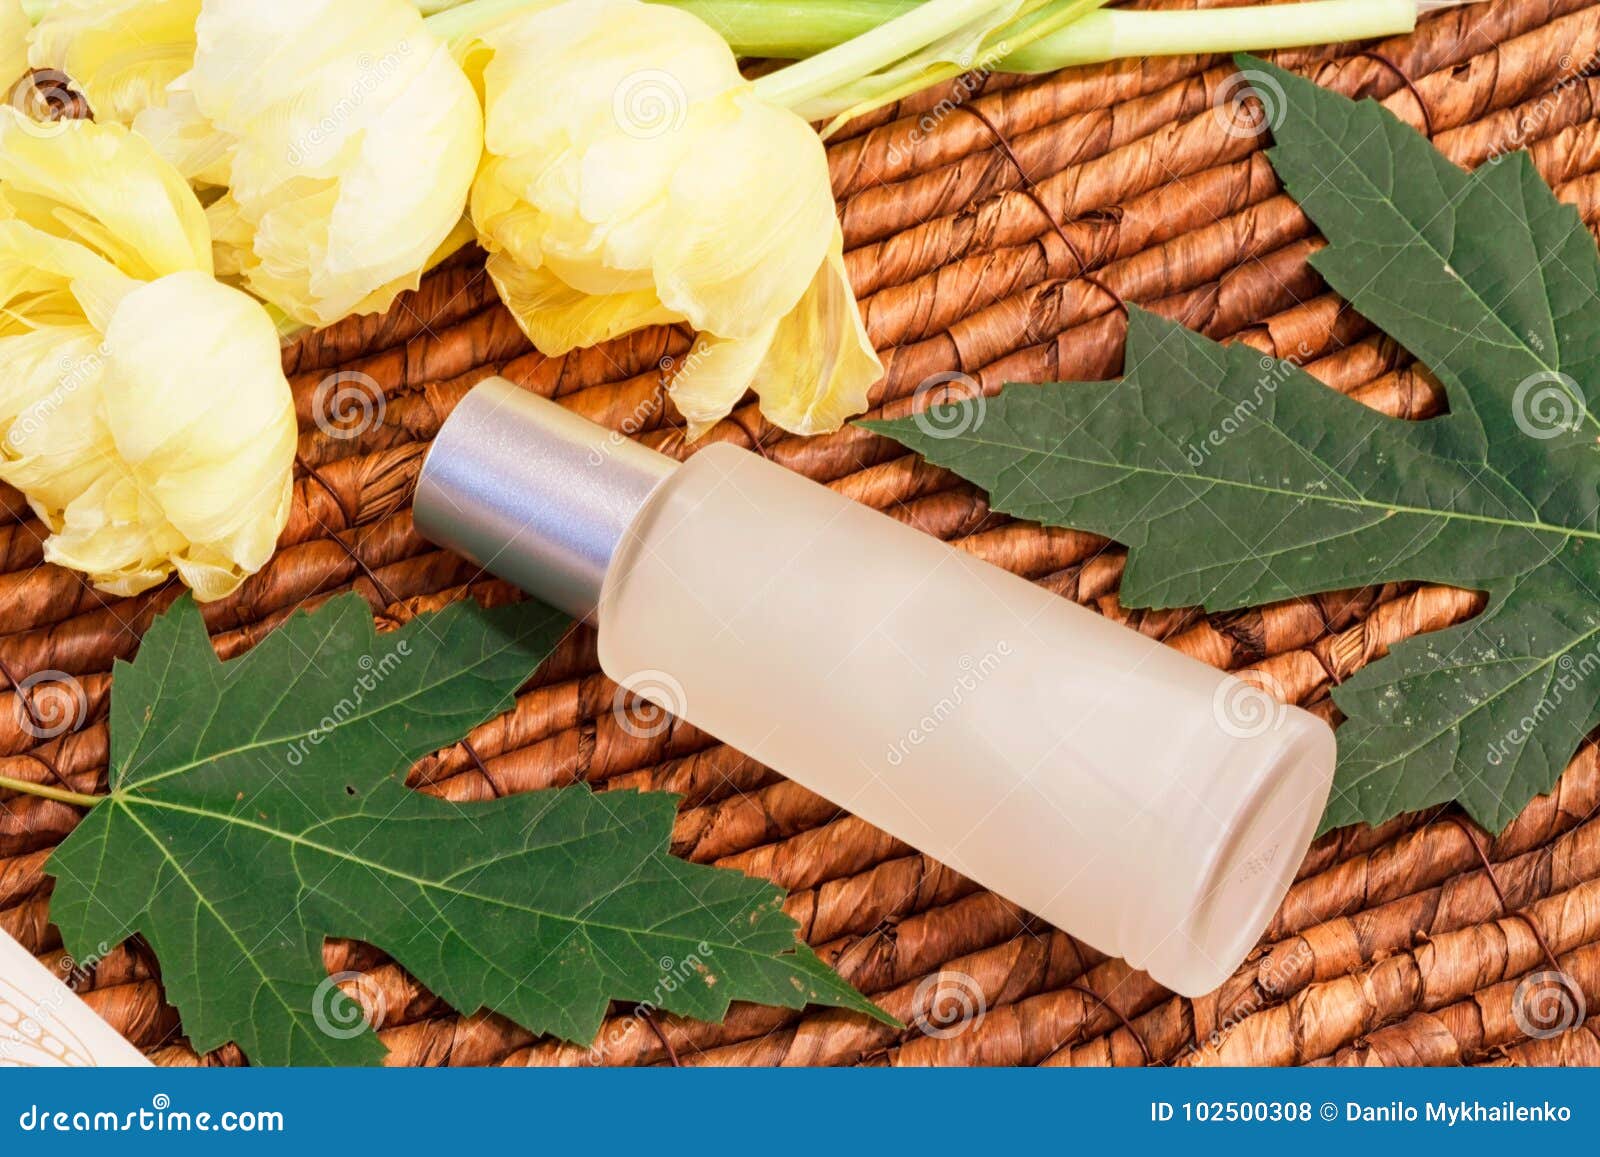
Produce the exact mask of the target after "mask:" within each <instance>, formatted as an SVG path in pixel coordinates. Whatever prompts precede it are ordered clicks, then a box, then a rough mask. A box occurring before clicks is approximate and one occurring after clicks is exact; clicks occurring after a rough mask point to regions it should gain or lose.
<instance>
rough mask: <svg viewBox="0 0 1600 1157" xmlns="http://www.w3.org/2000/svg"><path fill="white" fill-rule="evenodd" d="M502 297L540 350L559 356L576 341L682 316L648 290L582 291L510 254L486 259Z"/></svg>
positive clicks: (586, 341) (588, 342)
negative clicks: (619, 291)
mask: <svg viewBox="0 0 1600 1157" xmlns="http://www.w3.org/2000/svg"><path fill="white" fill-rule="evenodd" d="M487 268H488V271H489V276H490V277H491V278H492V279H493V280H494V285H495V289H496V290H497V291H498V292H499V294H500V300H501V301H502V302H504V303H505V307H506V308H507V309H509V310H510V311H511V315H512V316H513V317H515V318H516V319H517V323H518V324H519V325H520V326H521V327H522V329H523V332H524V333H526V334H527V335H528V340H529V341H531V342H532V343H533V344H534V346H535V347H537V348H538V350H539V352H540V353H544V354H549V355H550V356H551V357H558V356H560V355H561V354H564V353H566V352H567V351H568V350H571V349H575V348H577V347H579V346H591V345H597V344H599V343H600V342H603V341H608V340H610V339H611V338H614V337H619V336H621V335H622V334H625V333H631V332H632V331H633V330H636V329H639V328H641V327H642V326H647V325H663V324H667V323H671V322H674V321H679V320H682V319H681V318H679V317H678V316H677V315H676V314H674V313H673V312H672V311H670V310H668V309H666V308H665V307H664V306H662V304H661V303H660V302H659V301H657V300H656V296H655V294H654V293H653V292H651V291H650V290H648V289H646V290H636V291H634V292H632V293H612V294H590V293H581V292H579V291H578V290H576V289H573V288H572V287H571V286H570V285H568V284H567V283H566V282H564V281H562V280H561V279H560V278H559V277H557V276H556V275H555V274H554V273H552V272H551V271H550V270H549V269H546V268H543V267H540V268H537V269H529V268H528V267H527V266H525V265H522V264H520V263H518V262H517V260H516V259H515V258H513V257H511V256H510V255H508V254H504V253H492V254H490V255H489V260H488V262H487Z"/></svg>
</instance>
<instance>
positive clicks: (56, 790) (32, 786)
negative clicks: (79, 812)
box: [0, 775, 111, 807]
mask: <svg viewBox="0 0 1600 1157" xmlns="http://www.w3.org/2000/svg"><path fill="white" fill-rule="evenodd" d="M0 788H6V789H8V790H10V791H14V792H19V793H20V794H22V795H36V796H38V797H39V798H40V799H53V800H55V801H56V802H57V803H65V804H71V805H72V806H73V807H94V806H95V805H96V804H98V803H100V802H101V801H102V800H108V799H110V798H111V797H110V796H109V795H85V794H84V793H83V792H81V791H68V790H67V789H66V788H64V787H50V786H48V785H47V784H42V783H34V782H33V781H32V780H31V779H13V778H12V777H11V776H9V775H0Z"/></svg>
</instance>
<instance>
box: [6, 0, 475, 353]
mask: <svg viewBox="0 0 1600 1157" xmlns="http://www.w3.org/2000/svg"><path fill="white" fill-rule="evenodd" d="M129 29H131V30H132V31H131V32H130V31H128V30H129ZM30 59H31V60H32V62H33V64H34V66H35V67H50V68H56V69H60V70H62V71H63V72H65V73H66V74H67V75H68V76H69V77H71V79H72V81H73V83H74V84H75V85H76V86H77V87H78V88H79V89H80V90H81V91H82V92H83V93H84V95H85V97H86V98H87V99H88V100H89V103H90V106H91V107H92V108H93V109H94V110H95V115H96V117H97V119H100V120H114V121H117V122H119V123H123V124H131V125H132V126H133V128H134V129H135V130H136V131H138V132H139V133H141V134H143V135H145V136H147V137H149V138H150V139H151V140H152V141H153V142H154V143H155V144H156V147H157V148H158V149H159V150H160V151H161V153H162V155H164V156H165V157H166V158H167V159H168V160H170V161H171V162H172V163H173V164H174V165H176V166H177V167H178V168H179V170H180V171H182V172H183V174H184V175H185V176H186V177H187V178H189V179H190V180H191V181H192V182H194V183H195V184H196V185H197V186H201V187H208V186H214V187H215V188H214V189H212V190H208V191H207V193H206V199H207V204H208V208H207V210H206V212H207V216H208V217H209V219H210V222H211V232H212V236H213V241H214V244H215V246H216V266H217V274H218V276H219V277H222V278H224V279H225V280H228V281H230V282H234V283H236V284H239V285H242V286H243V287H244V288H246V289H248V290H249V291H250V292H251V293H253V294H255V295H256V296H258V297H260V298H261V299H262V300H264V301H266V302H267V303H268V304H269V305H271V306H273V307H274V308H275V309H277V310H278V311H279V312H281V313H282V314H283V315H285V316H286V317H287V318H289V319H292V321H293V322H295V323H298V324H300V325H327V324H330V323H332V322H334V321H337V320H338V319H340V318H342V317H345V316H348V315H350V314H353V313H376V312H381V311H383V310H384V309H387V308H388V307H389V305H390V304H391V303H392V302H393V301H394V298H395V297H396V296H397V295H398V294H399V293H400V292H401V291H402V290H404V289H409V288H415V286H416V285H417V283H418V281H419V280H420V278H421V275H422V273H423V272H424V270H426V269H427V267H428V266H429V265H430V264H431V263H432V261H433V260H435V258H436V257H437V256H439V255H440V254H441V252H448V251H449V249H450V248H453V247H454V245H455V244H458V243H459V239H460V238H461V236H462V233H461V232H460V231H458V226H460V225H461V223H462V222H461V217H462V210H463V208H464V207H465V204H466V198H467V190H468V187H469V186H470V184H471V181H472V175H473V173H474V171H475V169H476V167H477V163H478V158H479V152H480V147H481V142H482V117H481V114H480V112H479V108H478V102H477V96H476V94H475V93H474V92H473V90H472V86H471V84H470V83H469V82H468V81H467V79H466V77H465V76H464V75H462V72H461V70H460V68H459V67H458V66H457V65H456V64H455V62H454V61H453V60H452V59H451V57H450V53H449V49H448V47H447V46H446V45H445V44H444V43H443V42H442V41H440V40H439V38H438V37H436V36H434V35H433V34H432V33H431V32H429V31H428V29H427V27H426V25H425V24H424V23H423V20H422V17H421V15H420V14H419V13H418V11H417V10H416V8H415V7H414V6H413V5H412V4H410V3H407V0H339V2H338V3H333V2H331V0H273V2H272V3H261V0H66V2H65V3H58V4H56V5H53V6H52V7H51V8H50V9H49V11H48V12H47V14H46V15H45V17H44V19H43V20H42V21H41V22H40V24H39V27H38V28H37V29H36V30H35V33H34V38H33V47H32V50H31V55H30Z"/></svg>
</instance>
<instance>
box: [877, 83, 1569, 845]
mask: <svg viewBox="0 0 1600 1157" xmlns="http://www.w3.org/2000/svg"><path fill="white" fill-rule="evenodd" d="M1240 63H1241V66H1242V67H1244V68H1245V69H1246V76H1248V77H1249V78H1250V79H1251V81H1252V82H1253V83H1254V84H1255V86H1256V88H1257V90H1258V92H1261V93H1262V95H1263V99H1264V102H1265V104H1266V106H1267V108H1268V110H1269V113H1271V114H1273V115H1274V117H1275V118H1276V119H1275V120H1274V124H1273V139H1274V143H1275V146H1276V147H1275V148H1274V149H1273V150H1272V151H1271V153H1270V156H1271V159H1272V163H1273V165H1274V166H1275V167H1276V169H1277V171H1278V173H1279V175H1280V177H1281V179H1282V180H1283V182H1284V184H1285V185H1286V186H1287V188H1288V191H1289V192H1290V193H1291V194H1292V195H1293V196H1294V197H1295V198H1296V199H1297V200H1298V201H1299V203H1300V204H1301V206H1302V207H1303V208H1304V209H1305V210H1306V212H1307V213H1308V214H1309V215H1310V216H1311V218H1312V219H1313V220H1314V221H1315V222H1316V224H1317V226H1318V227H1319V228H1320V229H1321V231H1322V232H1323V234H1324V235H1325V236H1326V237H1327V239H1328V241H1329V245H1328V247H1327V248H1326V249H1324V250H1323V251H1321V252H1320V253H1318V254H1317V255H1316V256H1315V257H1313V258H1312V263H1313V264H1314V265H1315V266H1316V268H1317V269H1318V270H1319V271H1320V272H1321V273H1322V275H1323V276H1324V277H1325V278H1326V279H1327V280H1328V282H1329V283H1330V284H1331V285H1332V286H1333V287H1334V289H1336V290H1337V291H1338V292H1339V293H1340V294H1342V295H1343V296H1344V297H1345V299H1346V300H1348V301H1350V302H1352V303H1353V304H1354V306H1355V307H1356V308H1358V309H1359V310H1360V311H1361V312H1362V313H1363V314H1365V315H1366V316H1367V317H1368V318H1370V319H1371V320H1372V321H1373V322H1375V323H1376V324H1377V325H1379V326H1381V327H1382V328H1383V329H1384V330H1386V331H1387V332H1388V333H1389V334H1390V335H1392V336H1393V337H1395V338H1396V339H1397V340H1399V341H1400V342H1401V343H1403V344H1404V345H1405V346H1406V348H1407V349H1409V350H1410V351H1411V352H1412V353H1413V354H1415V355H1416V356H1417V357H1418V358H1419V359H1420V360H1421V361H1422V362H1423V363H1424V364H1425V365H1426V366H1427V367H1428V368H1429V369H1430V370H1431V371H1432V372H1433V373H1434V374H1435V375H1436V376H1437V378H1438V379H1439V381H1440V382H1441V383H1442V384H1443V385H1444V387H1445V390H1446V392H1447V395H1448V401H1449V413H1448V414H1446V415H1443V416H1440V417H1435V418H1432V419H1429V420H1427V421H1420V422H1408V421H1401V420H1397V419H1392V418H1388V417H1385V416H1383V415H1381V414H1378V413H1377V412H1375V411H1373V410H1370V409H1368V408H1366V407H1365V406H1362V405H1361V404H1359V403H1358V402H1355V401H1353V400H1351V399H1349V398H1346V397H1344V396H1343V395H1341V394H1338V393H1336V392H1335V391H1333V390H1331V389H1328V388H1327V387H1325V386H1323V385H1322V384H1321V383H1319V382H1317V381H1316V380H1315V379H1313V378H1312V377H1310V376H1309V375H1308V374H1305V373H1303V372H1302V371H1300V370H1298V369H1296V368H1294V367H1293V366H1291V365H1289V364H1288V363H1285V362H1275V361H1273V360H1272V359H1270V358H1261V357H1259V356H1258V355H1257V354H1256V353H1255V352H1253V351H1251V350H1249V349H1247V348H1244V347H1242V346H1230V347H1224V346H1221V345H1218V344H1216V343H1214V342H1211V341H1209V340H1207V339H1205V338H1203V337H1200V336H1199V335H1197V334H1194V333H1192V332H1190V331H1188V330H1186V329H1184V328H1182V327H1181V326H1177V325H1174V324H1172V323H1170V322H1166V321H1163V320H1161V319H1159V318H1157V317H1156V316H1154V315H1152V314H1149V313H1145V312H1142V311H1140V310H1137V309H1134V310H1131V311H1130V318H1129V326H1128V348H1127V357H1126V364H1127V370H1126V374H1125V376H1124V378H1123V379H1122V380H1121V381H1120V382H1111V383H1063V384H1056V385H1047V386H1033V385H1020V384H1019V385H1009V386H1007V387H1006V388H1005V389H1004V390H1003V391H1002V392H1001V393H1000V395H999V396H998V397H997V398H995V399H992V400H990V401H988V402H987V404H986V405H985V404H983V403H981V402H979V401H977V400H972V401H969V402H967V403H964V407H965V409H964V412H962V413H946V414H943V415H939V416H941V417H943V418H944V419H945V421H944V422H943V423H942V424H940V423H935V422H930V421H929V420H928V419H927V418H926V417H922V418H920V419H919V418H910V419H902V420H898V421H890V422H874V423H867V424H868V425H869V426H871V427H872V428H873V429H876V430H879V431H881V432H883V433H885V434H888V435H889V436H891V437H893V438H895V439H896V440H898V441H900V442H902V443H904V444H905V445H907V446H909V447H911V448H912V449H915V450H918V451H920V452H921V453H922V454H923V455H924V456H926V457H927V458H928V459H930V460H931V461H933V462H935V463H938V464H939V465H942V466H946V467H948V468H950V469H952V470H954V471H955V472H957V473H959V474H961V475H963V476H965V477H967V478H969V479H971V480H973V481H975V482H978V483H979V484H981V485H983V486H984V487H986V488H987V489H988V490H989V492H990V494H991V498H992V502H993V505H994V506H995V507H996V508H998V509H1000V510H1003V511H1007V512H1009V513H1011V514H1015V515H1017V516H1019V517H1022V518H1028V519H1035V520H1038V521H1040V522H1045V523H1050V524H1054V525H1061V526H1073V527H1079V528H1082V529H1085V530H1093V531H1097V532H1099V533H1101V534H1104V535H1107V536H1109V537H1112V538H1116V539H1119V540H1121V541H1122V542H1124V543H1126V544H1127V546H1128V547H1129V557H1128V567H1127V572H1126V575H1125V577H1124V579H1123V585H1122V598H1123V600H1124V601H1125V602H1127V603H1128V604H1130V605H1134V606H1180V605H1201V606H1203V607H1205V608H1207V609H1210V610H1223V609H1229V608H1235V607H1242V606H1249V605H1256V604H1260V603H1264V602H1269V601H1272V600H1275V599H1283V598H1289V597H1293V596H1298V595H1305V594H1311V593H1315V592H1319V591H1328V590H1336V589H1339V588H1342V587H1348V586H1356V585H1365V584H1369V583H1381V582H1387V581H1398V580H1421V581H1426V582H1436V583H1448V584H1451V585H1455V586H1460V587H1468V588H1473V589H1478V590H1483V591H1486V592H1487V593H1488V598H1489V604H1488V608H1487V610H1486V611H1485V612H1484V613H1483V614H1482V615H1480V616H1478V617H1477V618H1475V619H1473V620H1471V621H1470V622H1467V623H1465V624H1461V625H1459V626H1456V627H1453V628H1450V629H1447V630H1443V631H1438V632H1435V633H1431V634H1427V635H1423V636H1420V637H1418V638H1414V639H1410V640H1408V641H1406V642H1403V643H1401V644H1399V645H1398V646H1396V647H1395V648H1394V649H1393V652H1392V653H1391V654H1390V655H1389V656H1388V657H1386V658H1384V659H1382V660H1380V661H1378V662H1375V663H1372V664H1370V665H1369V666H1367V667H1366V668H1364V669H1363V670H1361V671H1360V672H1358V673H1357V674H1356V675H1355V676H1354V677H1353V678H1352V679H1350V680H1349V681H1348V682H1346V683H1345V684H1344V685H1343V686H1341V687H1339V688H1337V689H1336V690H1335V691H1334V700H1335V702H1336V703H1337V704H1338V706H1339V707H1340V709H1341V710H1342V711H1343V712H1344V713H1345V715H1346V716H1348V721H1347V722H1346V723H1344V724H1343V726H1341V727H1340V729H1339V769H1338V775H1337V778H1336V781H1335V788H1334V793H1333V797H1332V799H1331V800H1330V803H1329V809H1328V814H1327V818H1326V820H1325V821H1324V822H1325V825H1326V826H1328V827H1332V826H1338V825H1341V824H1346V823H1352V822H1356V821H1360V820H1365V821H1368V822H1372V823H1377V822H1379V821H1381V820H1384V819H1387V818H1389V817H1390V816H1394V815H1396V814H1399V813H1401V812H1404V811H1409V810H1413V809H1416V808H1421V807H1425V806H1428V805H1432V804H1438V803H1443V802H1446V801H1450V800H1457V801H1459V802H1460V803H1461V805H1462V806H1463V807H1464V808H1465V809H1466V810H1467V811H1468V812H1469V813H1470V814H1471V815H1472V816H1473V817H1474V818H1475V819H1476V820H1478V821H1479V822H1480V823H1482V824H1484V825H1485V826H1487V827H1489V828H1491V829H1493V830H1499V829H1500V828H1502V827H1504V826H1505V825H1506V824H1507V823H1509V822H1510V821H1511V820H1512V819H1513V818H1514V817H1515V816H1516V815H1517V813H1518V812H1519V811H1521V809H1522V808H1523V807H1524V806H1525V805H1526V803H1527V802H1528V800H1529V799H1530V798H1532V797H1533V796H1534V795H1537V794H1539V793H1541V792H1545V791H1548V790H1549V789H1550V788H1551V787H1552V786H1553V785H1554V783H1555V781H1556V779H1557V778H1558V777H1559V775H1560V773H1561V771H1562V770H1563V769H1564V768H1565V766H1566V765H1567V763H1568V761H1569V760H1570V758H1571V756H1572V753H1573V750H1574V748H1575V747H1576V746H1577V744H1578V743H1579V742H1580V740H1581V739H1582V737H1583V736H1584V735H1586V734H1587V733H1588V732H1589V731H1590V729H1592V728H1593V727H1594V726H1595V725H1596V723H1597V722H1600V598H1597V591H1600V578H1597V574H1596V563H1597V561H1600V541H1597V540H1600V521H1597V507H1600V446H1597V441H1596V439H1597V436H1600V420H1597V418H1596V415H1595V414H1594V412H1593V411H1591V409H1590V408H1589V406H1588V405H1587V404H1586V402H1585V399H1584V392H1585V390H1586V389H1594V388H1600V257H1597V254H1596V250H1595V244H1594V241H1593V239H1592V238H1591V237H1590V235H1589V233H1588V231H1587V230H1586V229H1585V228H1584V226H1583V223H1582V221H1581V220H1580V219H1579V217H1578V214H1577V212H1576V211H1574V210H1573V209H1572V208H1571V207H1570V206H1566V205H1563V204H1561V203H1559V202H1558V201H1557V200H1556V198H1555V196H1554V194H1553V193H1552V192H1551V191H1550V189H1549V187H1548V186H1547V185H1545V183H1544V182H1543V180H1541V178H1540V177H1539V175H1538V173H1537V172H1536V171H1535V169H1534V167H1533V164H1532V162H1531V161H1530V160H1529V158H1528V157H1527V156H1526V154H1522V153H1518V154H1515V155H1513V156H1509V157H1506V158H1504V159H1503V160H1501V161H1499V162H1497V163H1493V164H1489V165H1486V166H1484V167H1483V168H1480V169H1479V170H1477V171H1476V172H1474V173H1471V174H1468V173H1466V172H1464V171H1463V170H1461V169H1459V168H1457V167H1456V166H1454V165H1452V164H1451V163H1450V162H1449V161H1448V160H1446V159H1445V158H1444V157H1443V156H1442V155H1441V154H1440V153H1439V152H1438V151H1437V150H1435V149H1434V148H1433V146H1432V145H1431V144H1429V143H1428V141H1427V140H1426V139H1425V138H1423V137H1422V136H1421V135H1419V134H1418V133H1416V132H1414V131H1413V130H1412V129H1410V128H1408V127H1407V126H1406V125H1404V124H1402V123H1401V122H1400V121H1399V120H1397V119H1396V118H1395V117H1393V116H1392V115H1390V114H1389V113H1388V112H1387V111H1385V110H1384V109H1383V108H1382V107H1381V106H1379V105H1377V104H1376V103H1374V102H1371V101H1363V102H1360V103H1356V102H1352V101H1349V100H1346V99H1345V98H1343V97H1340V96H1338V95H1336V94H1334V93H1331V92H1327V91H1324V90H1323V89H1320V88H1318V87H1317V86H1316V85H1314V84H1311V83H1309V82H1307V81H1305V80H1302V79H1300V78H1298V77H1295V76H1293V75H1292V74H1290V73H1287V72H1284V71H1282V70H1280V69H1277V68H1274V67H1272V66H1270V65H1268V64H1266V63H1264V62H1262V61H1259V60H1255V59H1253V58H1249V57H1243V58H1241V60H1240ZM946 429H948V430H949V431H952V432H953V433H954V435H955V436H944V433H943V431H944V430H946Z"/></svg>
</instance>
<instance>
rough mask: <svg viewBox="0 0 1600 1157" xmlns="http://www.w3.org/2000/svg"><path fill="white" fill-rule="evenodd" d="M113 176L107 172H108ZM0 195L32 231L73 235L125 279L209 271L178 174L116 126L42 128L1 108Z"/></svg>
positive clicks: (200, 217) (205, 239)
mask: <svg viewBox="0 0 1600 1157" xmlns="http://www.w3.org/2000/svg"><path fill="white" fill-rule="evenodd" d="M113 176H114V179H111V178H112V177H113ZM0 200H4V201H5V202H6V204H7V205H9V206H10V208H11V214H10V215H11V216H14V217H16V218H18V219H21V220H23V221H26V222H27V223H28V224H30V225H32V226H33V227H34V228H36V229H40V230H43V231H45V232H48V233H52V234H54V235H56V236H59V237H63V238H68V239H71V240H75V241H81V242H83V243H84V244H86V245H87V246H88V247H89V248H91V249H93V250H94V251H96V252H98V253H99V254H100V255H101V256H103V257H104V258H105V259H106V260H108V261H110V262H111V263H113V264H114V265H115V266H116V267H117V268H118V269H120V270H121V271H122V272H123V273H125V274H127V275H128V276H130V277H137V278H140V279H145V280H148V279H150V278H153V277H160V276H162V275H164V274H167V273H174V272H177V271H178V270H185V269H194V270H200V271H202V272H205V273H209V272H210V271H211V237H210V233H209V231H208V230H207V227H206V221H205V214H204V212H203V211H202V210H201V208H200V203H199V202H198V201H196V200H195V197H194V193H193V192H191V191H190V189H189V187H188V186H187V185H186V184H185V183H184V182H183V179H182V178H181V177H180V176H179V175H178V173H177V172H176V171H175V170H174V169H173V168H172V167H171V166H170V165H168V164H166V163H165V162H163V161H162V160H161V158H160V157H159V156H158V155H157V153H156V151H155V150H154V149H153V148H152V147H151V145H150V143H149V142H148V141H146V140H144V139H143V138H142V137H139V136H137V135H136V134H134V133H131V132H129V131H128V130H127V129H125V128H123V127H121V126H120V125H114V124H99V123H97V122H94V121H65V122H62V123H61V124H59V125H55V126H52V131H51V132H50V133H48V134H43V135H41V134H39V133H37V132H35V131H33V129H32V127H31V126H30V125H29V124H28V123H27V122H26V120H25V118H23V116H22V114H20V113H18V112H17V111H15V110H14V109H6V108H0Z"/></svg>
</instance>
